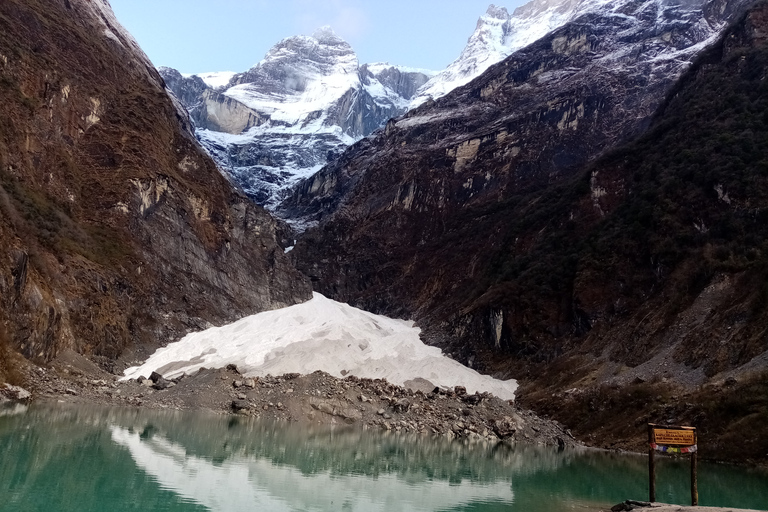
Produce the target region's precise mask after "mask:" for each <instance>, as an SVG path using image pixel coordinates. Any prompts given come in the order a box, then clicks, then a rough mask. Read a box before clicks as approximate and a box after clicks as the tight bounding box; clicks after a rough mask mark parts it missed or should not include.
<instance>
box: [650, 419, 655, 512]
mask: <svg viewBox="0 0 768 512" xmlns="http://www.w3.org/2000/svg"><path fill="white" fill-rule="evenodd" d="M653 427H654V425H653V423H649V424H648V494H649V500H648V501H650V502H651V503H654V502H655V501H656V459H655V456H656V453H655V452H656V450H654V449H653V447H652V446H651V445H652V444H653V442H654V439H653Z"/></svg>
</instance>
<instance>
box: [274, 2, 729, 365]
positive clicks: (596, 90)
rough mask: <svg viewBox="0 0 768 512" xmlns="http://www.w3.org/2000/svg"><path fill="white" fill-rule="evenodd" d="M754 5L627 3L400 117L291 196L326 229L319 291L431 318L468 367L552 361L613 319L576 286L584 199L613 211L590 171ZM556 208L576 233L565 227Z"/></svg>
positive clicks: (318, 252)
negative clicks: (591, 307)
mask: <svg viewBox="0 0 768 512" xmlns="http://www.w3.org/2000/svg"><path fill="white" fill-rule="evenodd" d="M740 5H741V2H728V1H720V0H716V1H714V2H709V3H706V4H704V5H702V6H701V8H700V9H692V8H690V7H687V6H680V5H677V6H667V5H665V4H664V3H662V2H647V3H643V4H636V3H621V5H618V4H616V3H613V4H612V6H613V8H612V9H606V10H604V11H603V12H599V13H590V14H587V15H585V16H583V17H580V18H578V19H576V20H575V21H573V22H571V23H569V24H567V25H565V26H563V27H562V28H560V29H558V30H556V31H554V32H552V33H551V34H549V35H548V36H547V37H545V38H543V39H541V40H539V41H537V42H536V43H534V44H532V45H530V46H528V47H526V48H525V49H523V50H521V51H518V52H517V53H515V54H513V55H512V56H510V57H509V58H508V59H506V60H505V61H503V62H501V63H499V64H497V65H495V66H493V67H491V68H490V69H489V71H488V72H486V73H485V74H483V75H482V76H481V77H480V78H478V79H476V80H474V81H473V82H471V83H469V84H468V85H467V86H464V87H461V88H459V89H456V90H455V91H453V92H452V93H450V94H448V95H447V96H445V97H443V98H440V99H438V100H437V101H435V102H432V103H427V104H425V105H423V106H422V107H420V108H418V109H416V110H413V111H411V112H409V113H408V114H406V115H405V116H404V117H402V118H399V119H395V120H392V121H390V122H389V123H388V124H387V126H386V128H385V130H384V131H383V132H382V133H380V134H377V135H375V136H372V137H369V138H367V139H365V140H363V141H360V142H358V143H357V144H356V145H355V146H353V148H352V149H351V150H350V151H348V152H347V153H345V154H344V155H343V156H342V157H341V158H340V159H339V160H338V161H337V162H336V163H334V164H332V165H329V166H328V167H326V168H325V169H323V170H322V171H321V172H319V173H318V174H317V175H315V176H314V177H312V178H310V179H308V180H306V181H304V182H302V184H301V186H300V187H298V188H297V190H296V191H295V193H294V194H293V195H292V196H291V197H290V198H289V199H288V200H286V201H285V202H284V203H283V205H282V206H281V208H282V214H283V215H285V216H288V217H291V216H293V217H294V218H298V219H302V220H304V221H306V222H311V221H315V222H320V225H319V226H318V227H317V228H313V229H311V230H308V231H307V232H306V233H305V234H304V235H303V236H302V238H301V239H300V240H299V242H298V244H297V246H296V248H295V249H294V250H293V252H292V253H291V254H292V255H293V256H294V257H295V258H296V261H297V262H298V264H299V266H300V268H302V269H303V270H304V271H305V272H306V273H307V274H308V275H310V276H311V278H312V279H313V281H314V283H315V287H316V289H317V291H320V292H322V293H324V294H326V295H328V296H331V297H333V298H335V299H337V300H340V301H343V302H350V303H352V304H354V305H358V306H362V307H364V308H365V309H368V310H371V311H375V312H380V313H387V314H389V315H399V316H403V317H411V318H416V319H417V320H418V321H419V323H420V325H421V326H422V327H424V328H426V331H427V337H428V338H429V339H431V340H432V341H433V342H434V343H438V344H441V345H442V346H444V347H449V350H450V351H451V352H452V353H453V354H454V356H455V357H457V358H459V359H461V360H462V361H464V362H468V363H470V364H482V365H484V366H485V369H486V370H488V371H500V372H509V371H510V369H511V367H512V366H511V364H510V361H511V360H517V361H520V360H523V361H527V362H531V361H539V362H543V361H550V360H552V359H554V358H555V357H557V356H558V355H560V354H562V353H563V351H565V350H566V347H569V346H570V345H569V343H572V342H573V340H583V339H584V338H583V337H584V336H586V335H587V334H588V333H590V332H594V330H595V328H596V321H597V320H596V317H594V316H592V314H591V313H590V311H588V310H585V309H584V307H583V304H584V303H585V302H587V301H588V300H590V301H591V298H590V299H587V296H588V295H589V292H588V291H585V292H584V293H583V294H582V293H574V289H578V288H579V285H580V284H581V283H582V278H583V276H582V277H579V274H578V269H580V268H582V265H583V264H584V263H583V262H582V263H580V259H579V257H578V256H577V255H576V254H577V250H576V249H575V247H580V245H572V244H580V243H581V242H580V241H579V240H580V239H579V238H578V237H576V234H581V235H583V236H586V235H584V232H582V231H579V228H580V226H579V225H578V224H574V222H575V221H574V220H573V219H572V218H571V216H573V218H574V219H575V218H578V217H576V216H577V209H576V207H575V206H574V205H573V203H572V202H571V198H573V197H582V196H581V195H580V194H581V193H582V192H585V193H586V194H587V197H588V199H584V200H585V201H587V202H588V204H590V205H593V204H599V205H602V206H601V208H603V210H604V211H605V209H606V208H607V203H604V202H601V201H602V199H601V198H603V197H604V195H605V194H604V193H605V191H606V190H605V185H604V184H603V183H604V182H603V180H602V179H600V178H598V179H597V180H596V181H595V182H594V183H593V182H591V181H590V179H589V178H587V179H586V180H584V179H583V178H580V176H582V173H583V172H584V169H585V167H586V166H587V165H589V164H590V163H591V162H592V161H594V159H595V158H596V157H598V156H599V155H601V154H605V153H606V152H607V151H609V150H610V149H611V148H615V147H617V146H618V145H620V144H621V143H623V142H625V141H627V140H628V139H631V138H632V137H634V136H637V135H638V134H640V133H642V132H643V131H644V130H645V129H647V127H648V126H649V124H650V122H651V119H652V116H653V115H654V112H656V111H657V109H658V108H659V107H660V105H662V103H663V102H664V101H665V98H666V96H667V94H668V93H669V92H670V91H671V90H672V88H673V86H674V85H675V83H676V81H677V80H678V79H679V78H680V76H681V75H682V74H683V73H684V72H685V71H686V70H687V69H688V68H689V67H690V60H691V59H692V58H694V56H695V55H697V53H699V52H700V51H701V50H702V49H703V48H704V47H705V46H706V45H707V44H713V43H714V42H715V41H716V40H717V37H718V34H720V32H721V30H723V28H724V26H725V23H726V21H727V20H729V19H731V17H732V16H734V15H735V14H736V13H737V12H738V9H739V7H740ZM616 179H621V180H631V179H632V178H631V177H627V176H624V177H622V178H616ZM570 187H573V188H570ZM613 200H614V201H619V199H618V198H614V199H613ZM614 204H615V203H614ZM591 211H592V210H590V212H591ZM598 215H599V212H598ZM554 219H562V220H561V221H559V222H561V223H562V225H564V226H571V227H572V228H573V233H572V234H573V237H571V235H568V236H563V237H562V238H560V235H558V236H557V237H554V238H550V236H549V233H550V231H551V229H554V228H553V226H552V225H551V223H553V222H555V220H554ZM556 225H557V226H560V225H561V224H556ZM566 233H568V232H566ZM553 254H557V255H558V257H557V258H553V257H552V255H553ZM591 257H595V258H600V256H591ZM544 340H548V341H544ZM566 340H568V341H566ZM510 356H512V357H510ZM505 375H510V374H509V373H505Z"/></svg>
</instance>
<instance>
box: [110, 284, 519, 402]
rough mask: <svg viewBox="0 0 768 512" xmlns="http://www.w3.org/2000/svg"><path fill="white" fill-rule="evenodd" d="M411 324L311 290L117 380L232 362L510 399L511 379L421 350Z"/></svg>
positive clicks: (252, 371)
mask: <svg viewBox="0 0 768 512" xmlns="http://www.w3.org/2000/svg"><path fill="white" fill-rule="evenodd" d="M420 331H421V330H420V329H419V328H417V327H414V325H413V322H409V321H404V320H393V319H391V318H387V317H384V316H380V315H374V314H372V313H368V312H366V311H363V310H360V309H357V308H353V307H352V306H349V305H347V304H342V303H340V302H336V301H333V300H330V299H327V298H326V297H324V296H322V295H320V294H319V293H315V294H314V296H313V298H312V300H310V301H308V302H305V303H303V304H299V305H296V306H291V307H288V308H284V309H279V310H275V311H266V312H263V313H259V314H257V315H253V316H249V317H246V318H243V319H242V320H239V321H237V322H235V323H232V324H229V325H225V326H223V327H214V328H211V329H208V330H205V331H202V332H197V333H191V334H188V335H187V336H185V337H184V338H182V339H181V341H178V342H176V343H171V344H169V345H168V346H167V347H165V348H161V349H159V350H157V351H156V352H155V353H154V354H153V355H152V356H151V357H150V358H149V359H148V360H147V361H146V362H145V363H144V364H143V365H141V366H136V367H132V368H128V369H127V370H125V377H123V378H122V380H128V379H134V378H138V377H139V376H144V377H148V376H149V375H150V374H151V373H152V372H153V371H156V372H158V373H159V374H161V375H163V377H165V378H169V379H172V378H174V377H178V376H180V375H182V374H192V373H194V372H196V371H197V370H199V369H200V368H203V367H205V368H222V367H224V366H227V365H228V364H236V365H237V367H238V369H239V370H240V371H241V372H242V373H243V374H244V375H245V376H248V377H260V376H265V375H268V374H271V375H282V374H285V373H300V374H309V373H312V372H314V371H316V370H322V371H324V372H327V373H329V374H331V375H333V376H335V377H339V378H342V377H344V376H345V375H355V376H357V377H364V378H369V379H387V381H389V382H390V383H392V384H397V385H399V386H404V385H405V383H406V382H407V381H410V380H414V379H417V378H422V379H426V380H428V381H429V382H431V383H432V384H434V385H435V386H440V387H454V386H464V387H465V388H467V391H468V392H469V393H474V392H484V391H487V392H489V393H492V394H494V395H496V396H498V397H499V398H502V399H505V400H512V399H514V393H515V390H516V389H517V382H516V381H515V380H512V379H510V380H506V381H502V380H498V379H494V378H492V377H489V376H486V375H481V374H479V373H477V372H476V371H474V370H472V369H470V368H467V367H466V366H463V365H462V364H460V363H458V362H456V361H454V360H453V359H450V358H448V357H446V356H444V355H443V353H442V352H441V350H440V349H438V348H436V347H429V346H427V345H425V344H424V343H422V342H421V340H420V339H419V332H420ZM342 372H343V373H342Z"/></svg>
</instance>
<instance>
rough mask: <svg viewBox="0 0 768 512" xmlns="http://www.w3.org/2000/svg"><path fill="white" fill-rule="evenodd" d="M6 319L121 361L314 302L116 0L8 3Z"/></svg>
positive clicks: (3, 193) (33, 342)
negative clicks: (130, 353) (114, 5)
mask: <svg viewBox="0 0 768 512" xmlns="http://www.w3.org/2000/svg"><path fill="white" fill-rule="evenodd" d="M0 110H2V116H0V118H1V119H2V121H0V211H2V215H0V240H2V241H3V242H2V245H1V246H0V321H2V322H3V324H4V325H5V328H6V329H5V330H6V331H7V332H8V335H9V337H10V338H11V343H12V345H13V346H14V347H15V348H17V349H18V350H20V351H21V352H22V353H23V354H24V355H26V356H27V357H29V358H34V359H38V360H49V359H50V358H52V357H54V356H55V355H56V354H57V352H59V351H61V350H63V349H67V348H72V349H75V350H76V351H78V352H80V353H84V354H88V355H92V356H107V357H109V358H114V357H116V356H118V355H119V354H120V353H121V352H122V351H123V350H124V349H125V348H126V347H128V346H133V347H136V348H137V349H139V350H140V349H141V348H142V347H146V346H149V345H152V344H158V343H162V342H164V341H168V340H169V339H171V338H174V337H177V336H179V335H181V334H183V333H185V332H187V331H188V330H190V329H194V328H200V327H205V326H208V325H209V324H212V323H214V324H216V323H222V322H226V321H231V320H234V319H235V318H238V317H241V316H244V315H248V314H252V313H255V312H258V311H261V310H264V309H271V308H276V307H282V306H286V305H290V304H294V303H297V302H301V301H303V300H305V299H308V298H309V297H310V289H309V286H308V285H307V283H306V281H305V280H304V279H303V278H301V277H300V276H299V275H298V274H297V272H296V271H295V270H294V269H293V268H292V266H291V265H290V263H289V262H287V261H286V259H285V257H284V255H283V249H282V248H281V247H280V244H279V235H278V233H279V232H280V230H281V229H283V227H282V225H280V224H278V222H277V221H275V220H274V219H273V218H272V217H271V216H270V215H269V214H268V213H267V212H265V211H264V210H263V209H261V208H259V207H255V206H254V205H252V204H251V203H250V202H249V201H248V200H247V198H245V197H244V196H242V195H239V194H237V193H235V192H234V191H233V190H232V188H231V186H230V185H229V184H228V183H227V181H226V180H225V179H224V178H223V177H222V176H221V175H220V173H219V172H218V171H217V169H216V167H215V165H214V163H213V161H212V160H211V159H210V158H209V157H208V156H207V155H206V154H205V153H204V152H203V151H202V150H201V149H200V147H199V146H198V145H197V143H196V141H195V140H194V137H193V135H192V133H191V131H189V130H190V124H189V119H188V118H187V117H186V112H185V111H184V109H183V108H182V107H181V105H178V104H176V103H174V102H173V101H172V99H171V97H170V96H169V95H168V94H166V91H165V90H164V88H163V86H162V80H161V78H160V76H159V75H158V74H157V72H156V71H155V70H154V68H153V67H152V66H151V64H150V62H149V61H148V59H147V58H146V56H144V54H143V53H142V52H141V50H140V49H139V48H138V46H137V45H136V44H135V42H134V41H133V39H132V38H131V37H130V36H129V35H128V34H127V33H126V32H125V31H124V30H123V29H122V28H121V27H120V26H119V24H118V23H117V21H116V20H115V19H114V16H113V15H112V12H111V9H110V8H109V4H108V3H107V2H106V1H105V0H52V1H42V0H8V1H4V2H3V3H2V4H1V5H0Z"/></svg>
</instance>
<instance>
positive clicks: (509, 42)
mask: <svg viewBox="0 0 768 512" xmlns="http://www.w3.org/2000/svg"><path fill="white" fill-rule="evenodd" d="M625 3H626V2H616V1H614V0H533V1H531V2H529V3H527V4H525V5H522V6H520V7H518V8H517V9H515V11H514V12H513V13H512V14H509V12H508V11H507V9H506V8H504V7H497V6H496V5H494V4H491V5H490V7H488V11H487V12H486V13H485V14H484V15H483V16H482V17H480V19H479V20H478V21H477V28H476V29H475V32H474V33H473V34H472V36H471V37H470V38H469V41H468V42H467V46H466V47H465V48H464V50H463V51H462V52H461V55H460V56H459V57H458V58H457V59H456V60H455V61H453V62H452V63H451V64H449V65H448V67H447V68H446V69H444V70H443V71H441V72H440V73H438V74H437V75H435V76H434V77H432V78H431V79H430V80H429V82H427V83H426V84H424V86H423V87H422V88H421V89H420V90H419V91H418V93H417V94H416V97H415V98H414V99H413V101H412V102H411V106H410V108H415V107H417V106H419V105H421V104H422V103H424V102H425V101H427V100H429V99H430V98H431V99H437V98H439V97H441V96H444V95H446V94H448V93H449V92H450V91H452V90H453V89H455V88H457V87H460V86H462V85H465V84H467V83H469V82H470V81H472V80H473V79H475V78H477V77H478V76H480V75H481V74H482V73H483V72H485V71H486V70H487V69H488V68H489V67H491V66H492V65H493V64H496V63H497V62H501V61H502V60H504V59H505V58H507V57H509V56H510V55H512V54H513V53H515V52H516V51H517V50H520V49H521V48H524V47H526V46H528V45H529V44H531V43H533V42H534V41H537V40H538V39H540V38H542V37H544V36H545V35H547V34H548V33H550V32H551V31H553V30H555V29H557V28H559V27H562V26H563V25H565V24H566V23H568V22H570V21H572V20H575V19H576V18H578V17H579V16H582V15H584V14H587V13H590V12H594V13H600V12H606V13H607V12H620V11H621V9H622V8H623V7H624V4H625ZM661 3H663V4H669V5H680V4H692V3H693V4H695V3H697V2H696V0H692V1H691V0H670V1H666V0H664V1H662V2H661ZM698 3H701V2H698Z"/></svg>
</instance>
